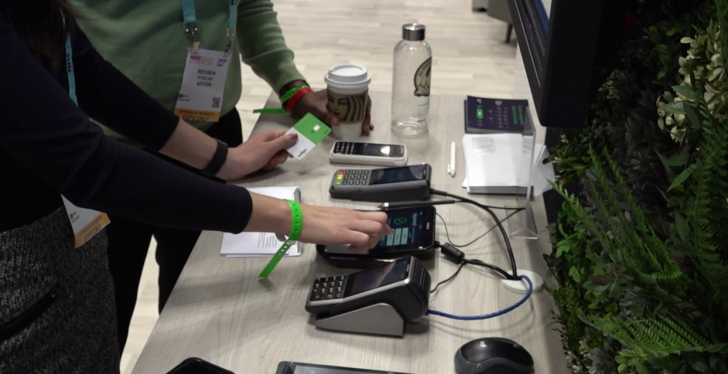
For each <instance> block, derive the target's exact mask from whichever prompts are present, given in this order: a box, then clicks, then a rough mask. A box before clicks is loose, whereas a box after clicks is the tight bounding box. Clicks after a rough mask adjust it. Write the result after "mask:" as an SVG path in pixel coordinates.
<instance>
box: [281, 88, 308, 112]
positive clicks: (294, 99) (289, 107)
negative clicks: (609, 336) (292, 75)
mask: <svg viewBox="0 0 728 374" xmlns="http://www.w3.org/2000/svg"><path fill="white" fill-rule="evenodd" d="M311 92H313V90H312V89H311V87H304V88H301V89H300V90H298V91H296V93H295V94H293V96H291V98H290V99H288V101H286V102H285V106H286V110H287V111H289V112H292V111H293V107H294V106H296V103H297V102H298V100H301V98H302V97H304V96H306V95H307V94H310V93H311Z"/></svg>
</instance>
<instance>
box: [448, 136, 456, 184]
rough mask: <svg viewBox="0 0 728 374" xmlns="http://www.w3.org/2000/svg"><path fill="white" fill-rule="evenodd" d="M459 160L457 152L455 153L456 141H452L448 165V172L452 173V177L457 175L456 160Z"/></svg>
mask: <svg viewBox="0 0 728 374" xmlns="http://www.w3.org/2000/svg"><path fill="white" fill-rule="evenodd" d="M456 161H457V154H456V153H455V142H452V143H451V144H450V164H449V165H447V173H448V174H450V176H451V177H454V176H455V173H456V170H457V165H456V164H455V162H456Z"/></svg>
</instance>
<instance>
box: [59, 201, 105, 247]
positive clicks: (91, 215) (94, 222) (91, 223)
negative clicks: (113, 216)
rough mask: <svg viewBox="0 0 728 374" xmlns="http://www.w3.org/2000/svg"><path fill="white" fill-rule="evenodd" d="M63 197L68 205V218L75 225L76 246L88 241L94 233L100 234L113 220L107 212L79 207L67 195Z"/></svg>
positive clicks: (64, 203)
mask: <svg viewBox="0 0 728 374" xmlns="http://www.w3.org/2000/svg"><path fill="white" fill-rule="evenodd" d="M61 197H62V198H63V205H64V206H65V207H66V214H68V220H69V221H71V226H72V227H73V236H74V237H75V247H76V248H78V247H80V246H82V245H84V244H86V242H87V241H89V240H90V239H91V238H93V237H94V235H96V234H98V233H99V232H100V231H101V230H103V229H104V227H106V225H108V224H109V223H110V222H111V221H110V220H109V216H108V215H106V213H100V212H97V211H95V210H91V209H85V208H79V207H77V206H75V205H73V203H72V202H70V201H68V199H66V198H65V197H63V196H61Z"/></svg>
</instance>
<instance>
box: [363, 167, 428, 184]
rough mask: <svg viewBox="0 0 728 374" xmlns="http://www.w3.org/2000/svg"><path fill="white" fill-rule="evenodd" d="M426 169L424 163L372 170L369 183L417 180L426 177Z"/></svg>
mask: <svg viewBox="0 0 728 374" xmlns="http://www.w3.org/2000/svg"><path fill="white" fill-rule="evenodd" d="M426 170H427V166H426V165H415V166H404V167H399V168H389V169H378V170H373V171H372V179H371V181H370V182H369V184H386V183H399V182H412V181H418V180H422V179H425V178H426V177H427V176H426Z"/></svg>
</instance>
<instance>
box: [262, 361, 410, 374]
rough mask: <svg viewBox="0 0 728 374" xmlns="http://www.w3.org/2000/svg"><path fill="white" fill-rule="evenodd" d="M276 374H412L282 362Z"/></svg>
mask: <svg viewBox="0 0 728 374" xmlns="http://www.w3.org/2000/svg"><path fill="white" fill-rule="evenodd" d="M276 374H411V373H399V372H394V371H379V370H367V369H355V368H345V367H340V366H326V365H314V364H304V363H300V362H291V361H282V362H281V363H279V364H278V370H276Z"/></svg>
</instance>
